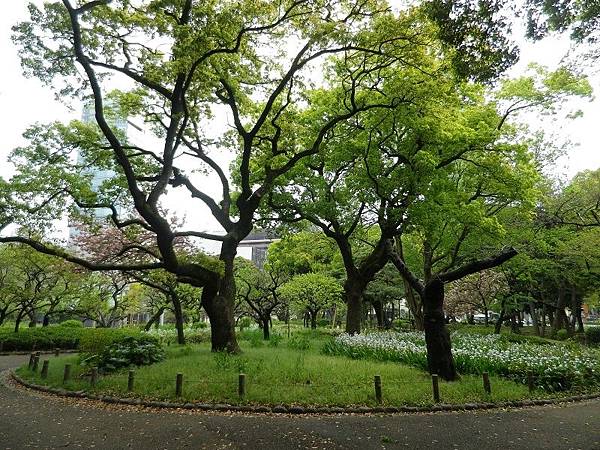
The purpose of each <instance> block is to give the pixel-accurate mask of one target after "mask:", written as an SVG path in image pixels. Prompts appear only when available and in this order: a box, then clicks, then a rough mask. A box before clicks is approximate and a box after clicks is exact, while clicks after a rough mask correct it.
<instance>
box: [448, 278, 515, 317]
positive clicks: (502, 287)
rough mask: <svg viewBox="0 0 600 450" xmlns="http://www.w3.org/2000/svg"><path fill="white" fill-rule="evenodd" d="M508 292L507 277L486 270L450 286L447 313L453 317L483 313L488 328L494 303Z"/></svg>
mask: <svg viewBox="0 0 600 450" xmlns="http://www.w3.org/2000/svg"><path fill="white" fill-rule="evenodd" d="M507 290H508V286H507V281H506V277H505V276H504V274H503V273H502V272H497V271H494V270H485V271H483V272H478V273H474V274H472V275H468V276H466V277H464V278H461V279H459V280H457V281H454V282H452V283H449V284H448V286H447V292H446V294H445V296H446V312H447V313H449V314H453V315H459V314H469V315H472V314H473V313H474V312H476V311H479V312H483V314H484V315H485V325H486V326H487V325H488V319H489V311H490V306H491V304H492V302H493V301H494V300H496V299H497V298H498V296H500V295H502V294H504V293H506V291H507Z"/></svg>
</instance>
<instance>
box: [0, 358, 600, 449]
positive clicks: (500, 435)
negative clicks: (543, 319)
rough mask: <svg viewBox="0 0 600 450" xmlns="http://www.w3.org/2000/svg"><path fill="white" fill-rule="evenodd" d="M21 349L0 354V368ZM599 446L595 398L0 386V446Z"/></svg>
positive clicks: (13, 361)
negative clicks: (277, 399)
mask: <svg viewBox="0 0 600 450" xmlns="http://www.w3.org/2000/svg"><path fill="white" fill-rule="evenodd" d="M27 358H28V357H27V356H0V371H2V370H5V369H8V368H12V367H16V366H19V365H21V364H23V363H24V362H25V361H26V360H27ZM28 448H52V449H57V448H60V449H64V448H67V449H68V448H86V449H89V448H95V449H144V450H147V449H152V450H153V449H179V448H192V449H260V450H271V449H272V450H285V449H359V450H367V449H401V448H410V449H438V450H439V449H477V450H495V449H502V450H506V449H528V450H533V449H544V450H549V449H585V450H588V449H599V450H600V401H598V400H593V401H587V402H582V403H572V404H562V405H554V406H543V407H531V408H524V409H518V410H486V411H481V412H475V411H469V412H450V413H448V412H439V413H431V414H395V415H330V416H288V415H285V416H278V415H263V414H253V415H242V414H239V413H230V414H227V413H207V412H193V411H187V410H181V411H178V410H174V411H170V410H161V411H156V410H149V409H142V408H136V407H129V406H127V407H125V406H115V405H105V404H103V403H100V402H92V401H82V400H76V399H61V398H57V397H53V396H48V395H43V394H41V393H37V392H34V391H30V390H26V389H23V388H17V387H15V386H14V385H12V384H11V383H10V382H8V381H7V379H6V378H3V379H2V384H1V385H0V449H28Z"/></svg>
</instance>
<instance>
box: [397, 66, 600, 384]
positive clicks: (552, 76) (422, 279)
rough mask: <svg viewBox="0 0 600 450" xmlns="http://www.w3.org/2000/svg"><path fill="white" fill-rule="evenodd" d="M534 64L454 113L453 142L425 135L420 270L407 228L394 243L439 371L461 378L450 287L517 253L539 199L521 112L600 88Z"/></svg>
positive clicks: (411, 226) (412, 228)
mask: <svg viewBox="0 0 600 450" xmlns="http://www.w3.org/2000/svg"><path fill="white" fill-rule="evenodd" d="M532 69H533V71H534V74H532V75H527V76H523V77H521V78H518V79H515V80H509V81H506V82H505V83H503V85H502V86H501V88H500V90H499V91H498V92H497V93H496V98H497V100H496V101H495V102H491V103H490V102H486V101H483V99H482V98H481V97H480V99H479V100H477V94H475V92H474V91H471V92H472V93H473V94H475V97H472V99H471V101H467V102H464V103H461V104H459V105H458V107H457V109H455V110H453V116H454V117H453V122H452V123H451V124H449V125H446V128H445V131H446V135H445V136H444V138H443V139H440V138H439V137H437V136H435V135H432V134H431V133H430V132H428V133H421V135H420V136H421V142H422V143H423V146H422V149H421V150H422V153H421V158H423V159H425V158H424V155H427V159H426V161H427V164H428V165H429V171H428V173H426V174H425V176H422V177H421V179H420V181H421V184H420V187H419V191H417V192H416V194H417V195H418V198H417V200H416V201H414V202H413V203H412V204H411V205H410V206H409V209H408V211H407V212H406V224H407V227H406V229H405V231H404V235H406V234H410V235H412V236H413V238H416V241H417V242H418V244H417V245H418V248H419V251H420V253H421V258H420V261H419V264H418V265H417V266H416V267H415V266H414V265H413V266H412V268H411V264H407V261H406V259H405V258H403V256H402V252H401V251H400V250H401V249H402V244H403V238H404V236H401V235H399V236H397V238H396V241H397V248H393V247H392V246H390V247H389V251H390V257H391V258H392V262H393V263H394V264H395V265H396V267H397V268H398V270H399V271H400V272H401V273H402V274H403V276H404V277H405V278H406V280H407V281H408V282H409V283H410V284H411V286H412V288H413V289H414V290H415V291H416V292H418V294H419V296H420V297H421V300H422V303H423V313H424V328H425V337H426V343H427V350H428V363H429V370H430V371H431V372H432V373H438V374H439V375H440V376H442V377H444V378H446V379H454V378H456V376H457V375H456V370H455V367H454V362H453V358H452V353H451V343H450V337H449V334H448V331H447V329H446V326H445V317H444V286H445V284H446V283H449V282H452V281H457V280H459V279H461V278H463V277H465V276H467V275H469V274H472V273H476V272H479V271H482V270H485V269H489V268H492V267H495V266H497V265H500V264H502V263H503V262H505V261H507V260H508V259H510V258H512V257H513V256H515V255H516V253H517V252H516V251H515V250H514V249H513V248H511V247H509V246H506V244H508V243H510V239H507V235H506V234H507V230H511V229H512V228H514V227H515V226H516V225H517V224H519V223H521V222H523V221H525V220H526V218H527V216H528V215H530V214H531V212H532V210H533V207H534V202H535V200H536V198H537V194H538V190H539V186H538V180H539V179H540V178H539V173H538V165H537V164H536V161H535V159H534V154H533V152H532V151H530V147H531V144H532V142H533V140H532V139H531V138H530V137H528V136H527V134H523V131H524V130H522V129H520V127H519V126H518V125H517V124H516V123H514V122H511V119H512V118H513V116H514V115H515V114H517V113H518V112H519V111H521V110H526V109H529V110H531V109H532V108H535V107H539V106H541V107H543V110H544V111H553V108H554V107H555V106H556V104H557V102H562V101H564V100H565V98H567V97H568V96H569V95H582V96H587V95H589V94H590V91H591V89H590V86H589V84H588V83H587V81H586V80H584V79H580V78H578V77H576V76H573V75H572V74H571V73H570V72H569V71H568V70H566V69H562V68H561V69H558V70H557V71H555V72H547V71H545V70H543V69H542V68H540V67H537V66H536V67H533V68H532ZM457 119H458V120H457ZM417 154H418V153H417ZM411 158H413V159H414V158H415V156H414V155H409V158H408V160H409V161H411ZM412 165H416V163H414V162H413V163H412ZM503 247H504V248H503Z"/></svg>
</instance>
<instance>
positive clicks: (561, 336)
mask: <svg viewBox="0 0 600 450" xmlns="http://www.w3.org/2000/svg"><path fill="white" fill-rule="evenodd" d="M555 337H556V339H557V340H559V341H565V340H567V338H568V337H569V333H567V330H558V331H557V332H556V336H555Z"/></svg>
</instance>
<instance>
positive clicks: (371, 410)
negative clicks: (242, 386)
mask: <svg viewBox="0 0 600 450" xmlns="http://www.w3.org/2000/svg"><path fill="white" fill-rule="evenodd" d="M9 374H10V376H11V377H12V379H13V380H14V381H15V382H16V383H17V384H19V385H21V386H25V387H26V388H29V389H33V390H35V391H40V392H45V393H48V394H54V395H57V396H60V397H75V398H83V399H88V400H96V401H101V402H103V403H109V404H120V405H130V406H131V405H133V406H143V407H148V408H163V409H191V410H196V411H215V412H244V413H271V414H319V415H323V414H398V413H402V414H406V413H413V414H414V413H431V412H441V411H444V412H449V411H474V410H486V409H501V408H523V407H530V406H541V405H555V404H560V403H569V402H578V401H584V400H591V399H596V398H600V392H597V393H593V394H582V395H573V396H570V397H562V398H552V399H532V400H516V401H508V402H499V403H463V404H454V405H448V404H443V403H438V404H436V405H433V406H397V407H396V406H387V407H382V406H377V407H366V406H358V407H346V408H341V407H327V406H323V407H310V406H308V407H304V406H295V405H277V406H272V407H271V406H264V405H259V406H244V405H226V404H219V403H216V404H208V403H176V402H160V401H149V400H142V399H140V398H131V397H126V398H118V397H112V396H106V395H95V394H88V393H87V392H85V391H67V390H65V389H58V388H52V387H48V386H43V385H39V384H34V383H30V382H28V381H26V380H24V379H22V378H21V377H19V376H18V375H17V374H16V373H15V372H14V371H13V370H10V371H9Z"/></svg>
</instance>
